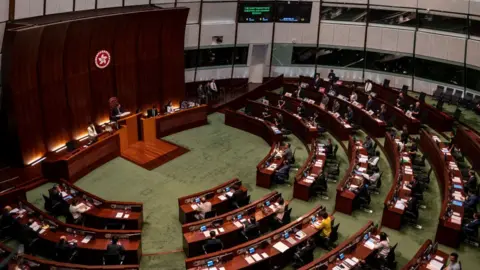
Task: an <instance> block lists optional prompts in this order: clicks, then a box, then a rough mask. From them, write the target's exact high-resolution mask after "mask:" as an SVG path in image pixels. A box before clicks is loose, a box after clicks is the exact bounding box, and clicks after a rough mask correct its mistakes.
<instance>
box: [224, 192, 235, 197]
mask: <svg viewBox="0 0 480 270" xmlns="http://www.w3.org/2000/svg"><path fill="white" fill-rule="evenodd" d="M225 194H226V195H227V196H228V197H232V196H233V191H229V192H227V193H225Z"/></svg>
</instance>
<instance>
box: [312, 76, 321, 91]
mask: <svg viewBox="0 0 480 270" xmlns="http://www.w3.org/2000/svg"><path fill="white" fill-rule="evenodd" d="M321 84H322V79H320V74H318V73H317V74H315V81H314V87H315V89H316V90H318V88H320V85H321Z"/></svg>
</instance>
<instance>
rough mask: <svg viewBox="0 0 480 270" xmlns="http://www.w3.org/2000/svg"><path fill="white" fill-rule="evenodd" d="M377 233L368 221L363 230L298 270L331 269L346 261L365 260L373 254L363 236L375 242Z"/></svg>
mask: <svg viewBox="0 0 480 270" xmlns="http://www.w3.org/2000/svg"><path fill="white" fill-rule="evenodd" d="M378 233H379V232H377V228H376V226H374V225H373V222H372V221H369V222H368V223H367V225H365V226H363V228H361V229H360V230H359V231H358V232H356V233H355V234H354V235H352V236H350V238H348V239H347V240H346V241H343V242H342V243H341V244H340V245H338V246H337V247H336V248H335V249H333V250H332V251H330V252H328V253H327V254H325V255H323V256H322V257H320V258H318V259H316V260H314V261H313V262H311V263H309V264H307V265H305V266H303V267H302V268H300V270H326V269H333V268H335V267H336V266H338V265H341V264H342V263H344V264H346V260H347V259H350V260H351V259H352V258H357V259H358V260H365V259H366V258H367V257H368V256H370V255H371V254H372V253H373V250H372V249H370V248H369V247H366V246H365V242H366V240H365V235H367V237H368V234H371V235H372V236H371V237H370V238H371V239H372V240H373V241H376V239H377V237H378ZM340 254H343V256H344V259H343V260H341V259H340ZM345 269H347V268H345Z"/></svg>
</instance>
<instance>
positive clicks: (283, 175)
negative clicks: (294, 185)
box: [273, 159, 291, 184]
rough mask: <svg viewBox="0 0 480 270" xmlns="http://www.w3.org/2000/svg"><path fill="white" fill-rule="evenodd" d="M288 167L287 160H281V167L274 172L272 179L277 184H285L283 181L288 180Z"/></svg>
mask: <svg viewBox="0 0 480 270" xmlns="http://www.w3.org/2000/svg"><path fill="white" fill-rule="evenodd" d="M290 169H291V166H290V163H289V162H288V160H287V159H285V160H284V161H283V165H282V167H280V169H278V170H277V171H276V172H275V174H274V177H273V179H274V181H275V182H276V183H277V184H285V182H286V181H287V180H288V178H289V176H290Z"/></svg>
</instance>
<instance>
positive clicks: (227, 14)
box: [202, 2, 237, 23]
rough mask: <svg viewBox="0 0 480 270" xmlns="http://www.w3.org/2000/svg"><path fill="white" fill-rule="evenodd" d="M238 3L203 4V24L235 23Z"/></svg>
mask: <svg viewBox="0 0 480 270" xmlns="http://www.w3.org/2000/svg"><path fill="white" fill-rule="evenodd" d="M236 14H237V3H236V2H226V3H205V2H204V3H203V8H202V23H203V22H235V18H236Z"/></svg>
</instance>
